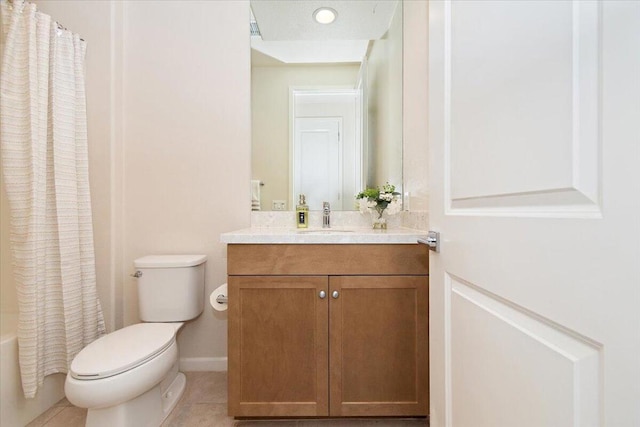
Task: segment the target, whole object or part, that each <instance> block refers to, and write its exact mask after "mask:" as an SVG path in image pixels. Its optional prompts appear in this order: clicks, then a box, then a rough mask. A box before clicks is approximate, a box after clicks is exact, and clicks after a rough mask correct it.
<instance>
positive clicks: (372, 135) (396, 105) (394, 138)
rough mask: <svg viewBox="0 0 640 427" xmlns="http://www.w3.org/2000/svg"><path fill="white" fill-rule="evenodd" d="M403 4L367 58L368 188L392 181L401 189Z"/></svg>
mask: <svg viewBox="0 0 640 427" xmlns="http://www.w3.org/2000/svg"><path fill="white" fill-rule="evenodd" d="M402 11H403V4H402V3H399V4H398V6H397V8H396V12H395V14H394V16H393V19H392V21H391V24H390V26H389V30H388V31H387V33H386V35H385V36H384V37H383V38H382V39H379V40H375V41H374V42H373V43H372V44H371V47H370V48H369V53H368V55H367V59H368V63H367V96H368V100H367V104H368V105H367V107H368V114H367V125H368V135H367V139H368V144H369V150H368V159H367V163H368V164H367V166H368V173H367V183H366V184H367V187H377V186H382V185H384V184H385V183H386V182H389V183H391V184H393V185H395V186H396V187H397V189H398V190H400V189H401V188H402V164H401V163H402V95H403V90H402V87H403V82H402V68H403V58H402V55H403V48H402V41H403V40H402V39H403V26H402V19H403V16H402Z"/></svg>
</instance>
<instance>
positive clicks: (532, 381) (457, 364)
mask: <svg viewBox="0 0 640 427" xmlns="http://www.w3.org/2000/svg"><path fill="white" fill-rule="evenodd" d="M444 287H445V292H446V296H445V298H447V299H448V304H447V309H445V331H446V332H445V333H448V335H449V337H448V339H447V340H446V346H447V347H446V349H445V352H446V353H448V354H450V355H451V358H450V359H449V360H448V361H447V362H446V364H447V366H448V367H449V369H450V371H451V372H449V378H450V380H451V385H450V392H451V395H450V397H449V399H450V404H451V405H452V411H453V413H454V414H455V415H454V417H453V420H454V425H460V426H475V425H483V424H482V423H478V420H477V419H476V417H477V415H478V414H477V412H476V411H480V412H482V415H481V416H480V419H482V420H483V421H484V425H492V426H515V425H517V426H522V427H525V426H531V427H536V426H555V425H557V426H584V425H590V424H591V423H593V422H594V421H596V420H597V419H598V413H599V409H598V405H599V402H598V395H599V390H598V387H599V385H600V382H601V381H600V371H599V370H600V364H601V362H602V360H601V354H600V350H601V346H600V345H598V344H597V343H593V342H590V341H589V340H587V339H585V338H584V337H579V336H576V335H575V334H573V333H570V332H568V331H566V330H564V329H562V328H559V327H558V326H557V325H553V324H549V323H548V322H546V321H545V320H544V319H540V318H539V317H538V316H536V315H535V314H533V313H530V312H528V311H527V310H525V309H523V308H522V307H518V306H514V305H513V304H510V303H509V302H507V301H503V300H502V299H501V298H499V297H497V296H496V295H491V294H488V293H486V292H483V291H482V290H481V289H480V288H478V287H477V286H474V285H472V284H470V283H465V282H464V281H461V280H460V279H458V278H456V277H452V276H449V275H447V276H446V278H445V286H444ZM479 390H481V392H478V391H479ZM537 403H540V404H541V405H540V406H539V407H537V408H536V410H531V409H532V405H534V406H535V405H536V404H537ZM468 408H472V410H469V409H468ZM504 408H509V410H505V409H504ZM522 414H527V417H526V420H523V416H522ZM488 419H490V420H491V421H490V422H487V420H488Z"/></svg>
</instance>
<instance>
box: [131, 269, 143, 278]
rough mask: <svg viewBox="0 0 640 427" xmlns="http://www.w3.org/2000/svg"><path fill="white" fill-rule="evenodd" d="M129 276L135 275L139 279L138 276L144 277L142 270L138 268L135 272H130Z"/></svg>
mask: <svg viewBox="0 0 640 427" xmlns="http://www.w3.org/2000/svg"><path fill="white" fill-rule="evenodd" d="M129 276H131V277H135V278H136V279H137V278H138V277H142V271H140V270H138V271H136V272H135V273H133V274H130V275H129Z"/></svg>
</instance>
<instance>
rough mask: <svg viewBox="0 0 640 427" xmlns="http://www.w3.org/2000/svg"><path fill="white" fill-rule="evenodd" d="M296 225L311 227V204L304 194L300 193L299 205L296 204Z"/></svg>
mask: <svg viewBox="0 0 640 427" xmlns="http://www.w3.org/2000/svg"><path fill="white" fill-rule="evenodd" d="M296 225H297V226H298V228H307V227H309V206H307V203H306V202H305V198H304V194H301V195H300V200H298V205H297V206H296Z"/></svg>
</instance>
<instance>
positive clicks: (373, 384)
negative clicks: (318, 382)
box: [329, 276, 429, 416]
mask: <svg viewBox="0 0 640 427" xmlns="http://www.w3.org/2000/svg"><path fill="white" fill-rule="evenodd" d="M329 285H330V293H329V296H330V304H329V336H330V344H329V348H330V365H329V366H330V383H331V397H330V399H331V401H330V408H331V411H330V415H331V416H385V415H387V416H393V415H402V416H411V415H415V416H420V415H427V414H428V413H429V412H428V411H429V359H428V357H429V301H428V298H429V296H428V295H429V292H428V277H427V276H332V277H330V279H329ZM334 291H337V292H338V295H337V298H334V296H335V294H334Z"/></svg>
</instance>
